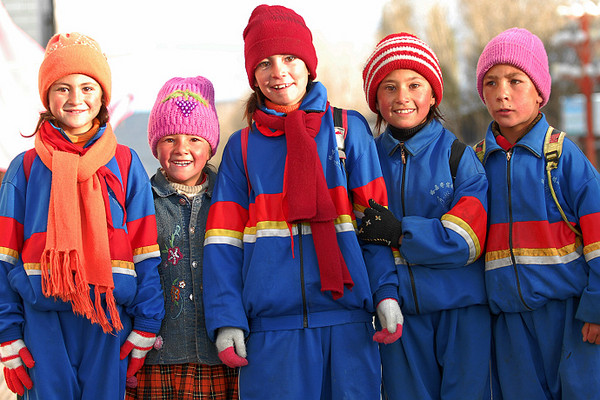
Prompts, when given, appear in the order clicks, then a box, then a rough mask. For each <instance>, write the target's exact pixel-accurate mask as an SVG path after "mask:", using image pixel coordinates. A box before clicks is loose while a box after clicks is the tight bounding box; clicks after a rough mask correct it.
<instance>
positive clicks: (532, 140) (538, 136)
mask: <svg viewBox="0 0 600 400" xmlns="http://www.w3.org/2000/svg"><path fill="white" fill-rule="evenodd" d="M493 123H494V122H493V121H492V122H491V123H490V124H489V125H488V129H487V133H486V135H485V142H486V143H485V156H484V159H485V158H487V157H488V155H489V154H490V153H492V152H493V151H497V150H502V147H500V146H499V145H498V143H497V142H496V137H495V136H494V131H493V130H492V124H493ZM548 127H549V125H548V122H547V121H546V116H545V115H544V114H543V113H542V118H541V119H540V120H539V121H538V122H537V124H535V125H534V126H533V127H532V128H531V130H530V131H529V132H527V133H526V134H525V136H523V137H522V138H521V139H519V140H518V141H517V143H515V147H517V146H518V147H523V148H525V149H527V150H529V151H531V152H532V153H533V154H534V155H535V156H536V157H542V154H543V153H544V137H545V136H546V132H547V131H548Z"/></svg>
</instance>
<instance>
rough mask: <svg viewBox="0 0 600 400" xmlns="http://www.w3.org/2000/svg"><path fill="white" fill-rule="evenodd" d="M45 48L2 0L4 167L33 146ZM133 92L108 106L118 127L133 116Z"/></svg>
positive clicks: (0, 128)
mask: <svg viewBox="0 0 600 400" xmlns="http://www.w3.org/2000/svg"><path fill="white" fill-rule="evenodd" d="M43 57H44V49H43V48H42V46H40V45H39V44H38V43H37V42H36V41H35V40H33V39H32V38H31V37H30V36H29V35H27V34H26V33H25V32H23V30H21V28H19V27H18V26H17V25H16V24H15V23H14V22H13V21H12V19H11V18H10V16H9V15H8V12H7V11H6V8H4V5H3V4H2V2H1V1H0V171H4V170H6V168H8V165H9V164H10V161H11V160H12V159H13V158H14V157H15V156H17V155H18V154H19V153H21V152H23V151H25V150H28V149H30V148H32V147H33V138H25V137H23V136H22V135H21V134H23V135H27V136H30V135H31V134H32V133H33V131H34V129H35V126H36V124H37V121H38V118H39V115H40V111H43V109H44V108H43V106H42V102H41V101H40V98H39V93H38V71H39V67H40V64H41V62H42V59H43ZM132 101H133V95H132V94H129V93H128V94H125V95H123V96H122V97H121V98H118V99H114V98H113V100H112V101H111V104H110V105H109V107H108V111H109V113H110V123H111V125H112V127H113V129H114V128H116V127H117V125H118V124H119V123H120V122H121V121H123V120H124V119H125V118H127V117H128V116H130V115H131V114H132V112H133V110H132V107H131V105H132Z"/></svg>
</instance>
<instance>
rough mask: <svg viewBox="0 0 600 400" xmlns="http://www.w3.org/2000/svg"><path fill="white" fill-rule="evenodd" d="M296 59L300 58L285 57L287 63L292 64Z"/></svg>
mask: <svg viewBox="0 0 600 400" xmlns="http://www.w3.org/2000/svg"><path fill="white" fill-rule="evenodd" d="M296 58H298V57H296V56H292V55H289V56H286V57H285V61H287V62H292V61H294V60H295V59H296Z"/></svg>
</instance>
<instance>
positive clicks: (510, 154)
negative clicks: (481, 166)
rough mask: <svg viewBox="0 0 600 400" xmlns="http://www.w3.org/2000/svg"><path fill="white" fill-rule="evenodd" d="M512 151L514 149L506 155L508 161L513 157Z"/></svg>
mask: <svg viewBox="0 0 600 400" xmlns="http://www.w3.org/2000/svg"><path fill="white" fill-rule="evenodd" d="M512 151H513V149H510V150H509V151H508V152H507V153H506V161H510V158H511V157H512Z"/></svg>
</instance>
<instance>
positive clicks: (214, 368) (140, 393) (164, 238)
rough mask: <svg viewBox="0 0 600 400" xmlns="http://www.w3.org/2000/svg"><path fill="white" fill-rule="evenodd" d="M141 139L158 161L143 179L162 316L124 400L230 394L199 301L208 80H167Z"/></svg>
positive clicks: (211, 116)
mask: <svg viewBox="0 0 600 400" xmlns="http://www.w3.org/2000/svg"><path fill="white" fill-rule="evenodd" d="M148 143H149V145H150V149H151V150H152V154H154V156H155V157H156V158H157V159H158V161H159V162H160V168H159V169H158V171H157V172H156V174H155V175H154V176H153V177H152V178H151V180H150V181H151V184H152V189H153V194H154V205H155V207H156V222H157V226H158V244H159V246H160V253H161V258H162V262H161V265H160V268H159V274H160V281H161V282H162V285H163V287H162V289H163V293H165V319H164V320H163V324H162V326H161V328H160V331H159V333H158V335H159V336H158V337H159V340H158V343H159V344H158V345H155V346H154V349H152V350H150V352H149V353H148V356H147V358H146V363H145V365H144V367H142V369H141V370H140V371H139V373H138V374H137V376H136V377H137V380H136V381H133V382H132V381H130V383H132V384H131V385H128V386H130V387H128V389H127V399H130V400H131V399H159V398H168V399H183V398H188V397H194V398H202V399H212V400H217V399H218V400H228V399H232V400H233V399H237V398H238V394H237V371H236V370H235V369H233V368H229V367H227V366H226V365H223V364H222V362H221V360H219V357H218V356H217V348H216V347H215V345H214V344H213V343H212V342H211V341H210V340H209V338H208V334H207V332H206V327H205V322H204V321H205V318H204V304H203V301H202V297H203V289H202V273H203V269H204V265H203V264H204V263H203V256H202V254H203V247H204V231H205V227H206V219H207V216H208V210H209V207H210V201H211V196H212V190H213V186H214V183H215V180H216V173H215V172H214V171H213V170H212V169H211V168H209V167H208V165H207V162H208V160H210V158H211V157H212V156H213V155H214V154H215V152H216V150H217V146H218V145H219V120H218V118H217V110H216V108H215V94H214V89H213V85H212V83H211V82H210V81H209V80H208V79H206V78H204V77H202V76H197V77H189V78H178V77H177V78H172V79H170V80H168V81H167V82H166V83H165V84H164V85H163V87H162V88H161V89H160V91H159V92H158V96H157V98H156V102H155V103H154V107H153V108H152V111H151V112H150V119H149V121H148ZM176 382H177V383H176ZM136 384H137V386H136Z"/></svg>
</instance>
